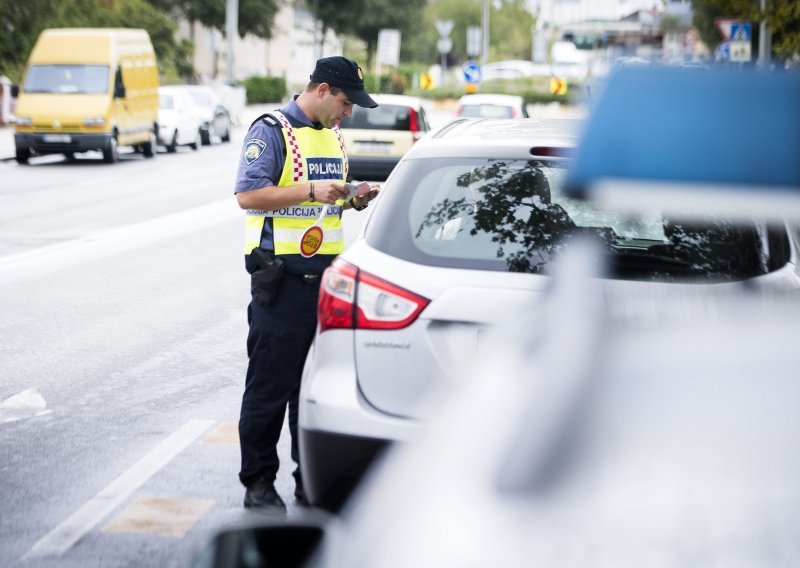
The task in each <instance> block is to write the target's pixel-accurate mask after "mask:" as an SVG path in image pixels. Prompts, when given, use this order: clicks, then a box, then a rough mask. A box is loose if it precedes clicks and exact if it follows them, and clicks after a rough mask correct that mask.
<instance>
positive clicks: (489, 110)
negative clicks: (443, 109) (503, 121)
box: [455, 94, 528, 118]
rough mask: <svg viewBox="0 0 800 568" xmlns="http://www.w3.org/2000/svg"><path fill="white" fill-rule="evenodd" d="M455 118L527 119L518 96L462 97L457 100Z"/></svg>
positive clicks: (520, 98) (526, 112)
mask: <svg viewBox="0 0 800 568" xmlns="http://www.w3.org/2000/svg"><path fill="white" fill-rule="evenodd" d="M455 114H456V117H461V118H528V109H527V108H526V105H525V99H523V98H522V97H520V96H518V95H490V94H474V95H464V96H462V97H461V98H460V99H458V105H457V106H456V113H455Z"/></svg>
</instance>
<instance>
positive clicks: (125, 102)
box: [14, 28, 158, 164]
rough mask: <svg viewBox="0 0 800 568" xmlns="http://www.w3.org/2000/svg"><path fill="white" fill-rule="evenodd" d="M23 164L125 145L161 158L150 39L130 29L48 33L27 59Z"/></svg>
mask: <svg viewBox="0 0 800 568" xmlns="http://www.w3.org/2000/svg"><path fill="white" fill-rule="evenodd" d="M16 114H17V121H16V125H15V128H16V133H15V134H14V144H15V146H16V157H17V162H19V163H20V164H26V163H28V159H29V158H30V157H31V156H36V155H44V154H64V155H65V156H66V157H67V158H72V157H73V156H74V154H75V153H76V152H85V151H87V150H100V151H101V152H102V153H103V160H104V161H106V162H109V163H111V162H116V161H117V160H118V159H119V147H120V146H132V147H134V148H135V149H136V150H137V151H139V152H142V153H143V154H144V155H145V157H148V158H151V157H153V156H155V154H156V150H157V144H158V142H157V136H156V134H157V128H158V68H157V62H156V55H155V52H154V51H153V44H152V43H151V42H150V36H149V35H148V34H147V32H146V31H145V30H140V29H125V28H56V29H49V30H44V31H43V32H42V33H41V35H40V36H39V39H38V40H37V41H36V45H35V46H34V47H33V51H31V55H30V58H29V59H28V67H27V70H26V72H25V81H24V83H23V86H22V88H21V89H20V92H19V97H18V99H17V110H16Z"/></svg>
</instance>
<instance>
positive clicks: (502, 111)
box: [459, 104, 514, 118]
mask: <svg viewBox="0 0 800 568" xmlns="http://www.w3.org/2000/svg"><path fill="white" fill-rule="evenodd" d="M459 116H463V117H466V118H514V112H513V110H512V109H511V107H510V106H502V105H490V104H479V105H476V104H468V105H464V106H462V107H461V112H460V115H459Z"/></svg>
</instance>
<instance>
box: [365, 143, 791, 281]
mask: <svg viewBox="0 0 800 568" xmlns="http://www.w3.org/2000/svg"><path fill="white" fill-rule="evenodd" d="M567 166H568V162H567V161H565V160H485V159H448V160H439V159H418V160H409V161H405V162H401V164H400V165H399V166H398V167H397V168H396V170H395V173H394V176H393V179H392V186H391V191H387V192H386V195H385V200H387V201H389V203H385V204H384V203H382V204H381V207H379V208H378V210H377V211H376V212H375V214H374V222H371V223H370V226H369V227H368V231H367V235H366V236H367V240H368V241H369V242H370V243H371V244H372V245H373V246H375V247H376V248H378V249H380V250H384V251H385V252H387V253H389V254H393V255H395V256H399V257H400V258H404V259H406V260H409V261H411V262H415V263H421V264H427V265H434V266H444V267H457V268H476V269H488V270H504V271H509V272H530V273H543V272H546V270H547V268H548V265H549V264H550V263H551V262H552V260H553V259H554V258H555V257H556V256H557V255H558V254H559V253H560V252H561V251H562V250H563V249H564V248H565V247H568V246H569V245H570V244H571V243H573V242H575V240H574V239H575V238H576V237H578V236H584V237H589V238H593V239H595V240H596V241H597V242H599V243H600V244H601V245H602V247H603V249H604V251H605V253H606V254H607V255H608V257H609V259H610V264H611V267H612V273H613V275H614V276H616V277H621V278H629V279H637V280H659V281H677V280H689V279H695V280H697V279H702V280H707V281H735V280H741V279H745V278H750V277H753V276H758V275H761V274H766V273H767V272H770V271H772V270H776V269H777V268H780V267H781V266H783V265H784V264H785V263H786V262H787V260H788V255H789V248H788V247H789V245H788V239H787V236H786V231H785V228H784V227H783V226H782V225H778V226H775V225H767V224H766V223H764V222H759V221H753V222H752V223H741V222H734V221H733V220H731V219H727V218H724V217H715V216H707V217H704V218H702V219H698V218H695V217H692V218H680V217H675V216H664V215H661V214H659V213H651V214H646V215H643V214H639V215H634V214H630V213H627V212H622V211H615V210H610V209H601V208H598V207H597V206H595V205H592V204H590V203H588V202H584V201H578V200H574V199H570V198H567V197H565V196H564V195H563V194H562V192H561V187H562V185H563V181H564V178H565V175H566V168H567ZM387 189H388V188H387Z"/></svg>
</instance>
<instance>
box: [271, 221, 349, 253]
mask: <svg viewBox="0 0 800 568" xmlns="http://www.w3.org/2000/svg"><path fill="white" fill-rule="evenodd" d="M306 229H308V227H304V228H302V229H300V228H297V229H275V254H300V239H301V238H302V237H303V233H305V232H306ZM322 235H323V236H322V247H320V249H319V252H318V253H317V254H339V252H341V251H339V252H336V251H337V250H338V247H339V243H341V242H343V241H344V231H343V230H342V229H341V228H339V229H326V228H324V227H323V229H322Z"/></svg>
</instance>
